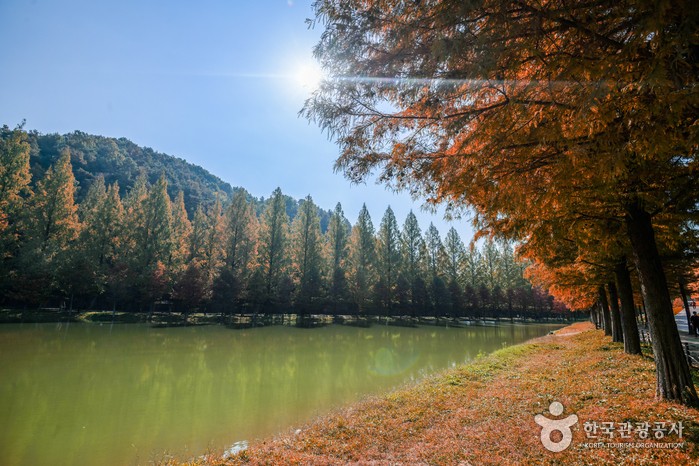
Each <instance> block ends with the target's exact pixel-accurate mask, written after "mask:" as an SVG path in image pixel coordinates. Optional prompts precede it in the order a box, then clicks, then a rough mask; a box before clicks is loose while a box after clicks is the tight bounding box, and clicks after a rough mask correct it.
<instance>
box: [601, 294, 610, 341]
mask: <svg viewBox="0 0 699 466" xmlns="http://www.w3.org/2000/svg"><path fill="white" fill-rule="evenodd" d="M599 304H600V307H601V308H602V320H603V324H604V334H605V335H609V336H611V335H612V316H611V315H609V304H608V302H607V292H606V291H605V290H604V286H603V285H600V287H599Z"/></svg>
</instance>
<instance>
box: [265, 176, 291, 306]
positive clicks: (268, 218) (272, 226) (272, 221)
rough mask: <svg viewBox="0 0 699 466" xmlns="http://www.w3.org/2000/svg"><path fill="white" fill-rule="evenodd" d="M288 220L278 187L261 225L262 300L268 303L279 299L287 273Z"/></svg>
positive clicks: (270, 200) (282, 197) (269, 200)
mask: <svg viewBox="0 0 699 466" xmlns="http://www.w3.org/2000/svg"><path fill="white" fill-rule="evenodd" d="M288 222H289V219H288V216H287V215H286V205H285V202H284V195H283V194H282V190H281V189H280V188H277V189H275V190H274V192H273V193H272V197H271V198H269V199H268V200H267V207H266V208H265V211H264V214H263V216H262V222H261V226H260V253H259V261H260V264H259V267H260V268H261V269H262V274H263V277H264V283H265V287H264V291H265V296H264V297H263V299H262V302H265V303H268V304H269V303H273V301H275V300H277V298H278V296H277V294H278V291H279V285H280V280H281V278H282V277H283V276H285V275H286V267H287V257H286V250H287V229H288Z"/></svg>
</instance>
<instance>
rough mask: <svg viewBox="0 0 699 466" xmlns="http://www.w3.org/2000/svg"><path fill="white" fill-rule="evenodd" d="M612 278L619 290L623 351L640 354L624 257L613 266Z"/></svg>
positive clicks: (639, 343) (636, 325) (639, 340)
mask: <svg viewBox="0 0 699 466" xmlns="http://www.w3.org/2000/svg"><path fill="white" fill-rule="evenodd" d="M614 278H615V280H616V288H617V291H618V292H619V302H620V303H621V308H620V312H621V329H622V331H623V333H624V352H625V353H628V354H641V339H640V337H639V336H638V322H637V321H636V308H635V307H634V304H633V288H632V287H631V275H630V274H629V269H628V268H627V267H626V258H625V257H624V258H623V260H622V261H621V262H619V263H618V264H617V265H616V267H615V268H614Z"/></svg>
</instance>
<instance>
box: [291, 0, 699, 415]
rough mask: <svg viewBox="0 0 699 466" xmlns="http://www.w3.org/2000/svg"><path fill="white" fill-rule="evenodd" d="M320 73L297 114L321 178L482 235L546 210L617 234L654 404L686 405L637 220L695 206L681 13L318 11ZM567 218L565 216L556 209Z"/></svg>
mask: <svg viewBox="0 0 699 466" xmlns="http://www.w3.org/2000/svg"><path fill="white" fill-rule="evenodd" d="M314 8H315V12H316V16H317V18H318V21H319V22H320V23H321V24H322V25H323V26H324V27H325V30H324V32H323V34H322V36H321V39H320V42H319V44H318V45H317V47H316V50H315V53H316V56H317V57H318V58H319V59H320V61H321V63H322V65H323V66H324V68H326V70H328V71H329V73H330V76H331V79H328V80H326V81H325V82H324V83H323V84H322V86H321V87H320V89H319V90H318V91H317V92H316V93H315V94H314V96H313V97H312V98H311V99H310V100H309V101H308V103H307V105H306V107H305V109H304V112H305V114H306V116H307V117H309V118H310V119H312V120H315V121H317V122H318V123H319V124H320V126H321V127H323V128H325V129H326V130H328V131H329V132H330V134H331V135H333V136H334V137H335V139H336V140H337V142H338V144H339V146H340V150H341V154H340V156H339V158H338V160H337V166H338V168H341V169H343V170H344V172H345V174H346V175H347V176H348V177H350V178H351V179H353V180H361V179H364V178H365V177H366V176H367V175H368V174H369V173H371V172H372V171H373V170H375V169H378V170H380V174H379V177H380V179H382V180H384V181H386V182H389V183H392V184H394V185H395V186H397V187H398V188H406V189H409V190H410V191H411V192H412V193H413V194H414V195H424V196H426V197H427V198H428V200H429V201H430V202H435V203H437V202H443V203H446V204H447V206H448V207H450V208H452V209H458V208H460V207H462V206H471V207H472V208H473V211H474V212H475V216H476V220H477V221H478V224H479V225H480V226H481V227H482V228H483V229H486V230H490V231H491V232H494V233H498V232H500V231H505V230H508V231H507V233H508V234H509V235H511V236H513V237H515V238H516V237H517V235H518V232H517V230H516V229H515V228H514V226H512V225H508V223H509V219H510V218H511V217H516V216H518V215H519V217H520V219H521V218H523V216H525V214H526V216H529V217H533V218H535V217H536V215H537V214H539V213H543V212H557V211H558V210H559V208H560V206H559V202H560V201H561V200H566V199H567V200H571V199H574V197H575V196H579V197H580V198H581V199H586V200H587V201H588V202H578V203H577V206H578V207H579V208H580V211H579V212H576V215H577V216H594V215H596V214H595V212H596V211H598V210H600V208H601V210H603V211H604V212H607V213H608V214H611V215H613V216H614V217H616V218H618V219H620V220H621V222H622V224H623V226H624V229H623V230H624V231H623V233H622V234H624V235H625V236H626V237H627V238H628V240H629V242H630V245H631V251H632V254H631V255H632V257H633V258H634V262H635V266H636V270H637V272H638V275H639V279H640V282H641V290H642V293H643V299H644V302H645V305H646V308H647V314H648V323H649V327H650V331H651V334H652V337H653V338H652V339H653V352H654V359H655V362H656V368H657V395H658V396H659V397H661V398H666V399H673V400H680V401H683V402H685V403H694V402H696V401H697V396H696V392H695V390H694V387H693V384H692V381H691V377H690V375H689V369H688V366H687V364H686V360H685V358H684V357H683V354H682V348H681V344H680V340H679V334H678V332H677V328H676V326H675V325H674V317H673V313H672V306H671V302H670V294H669V291H668V286H667V280H666V277H665V274H664V271H663V267H662V262H661V260H660V255H659V253H658V247H657V243H656V234H655V230H654V220H655V219H656V218H657V217H658V216H659V215H662V214H665V213H668V212H672V213H677V214H691V213H693V210H694V205H695V199H696V196H695V195H694V193H693V190H692V189H690V187H691V186H693V185H695V183H696V176H695V172H696V168H697V162H698V160H697V157H696V152H697V142H696V141H697V140H698V139H699V138H698V137H697V136H698V135H697V131H698V130H699V127H698V126H697V125H696V124H695V122H696V117H697V108H699V93H697V92H696V90H695V88H696V76H697V75H698V74H699V45H698V41H697V37H696V24H697V21H698V20H699V9H697V8H696V7H695V6H694V5H693V4H692V2H689V1H677V2H655V1H653V2H651V1H638V2H634V3H633V4H628V3H625V2H616V3H608V2H598V3H589V2H564V1H563V0H554V1H550V2H545V3H540V2H529V1H526V0H525V1H516V2H509V1H508V2H505V1H502V0H491V1H483V2H475V3H473V2H462V1H460V0H432V1H427V2H403V1H398V0H394V1H391V0H373V1H371V0H370V1H367V0H349V1H345V0H342V1H340V0H319V1H317V2H316V3H315V4H314ZM565 211H566V213H567V209H565Z"/></svg>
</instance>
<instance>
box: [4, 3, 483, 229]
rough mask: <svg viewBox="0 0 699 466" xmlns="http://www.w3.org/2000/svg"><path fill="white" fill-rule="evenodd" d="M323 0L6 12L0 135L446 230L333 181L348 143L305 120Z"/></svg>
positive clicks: (36, 6)
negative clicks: (304, 72) (126, 148)
mask: <svg viewBox="0 0 699 466" xmlns="http://www.w3.org/2000/svg"><path fill="white" fill-rule="evenodd" d="M311 16H312V11H311V0H305V1H301V0H293V1H292V0H259V1H237V0H236V1H233V0H228V1H226V0H219V1H210V0H202V1H198V2H185V1H175V0H173V1H147V0H141V1H132V0H122V1H113V2H103V1H94V0H91V1H86V0H83V1H80V0H75V1H69V0H33V1H27V0H25V1H15V0H1V1H0V43H2V44H3V48H2V53H0V124H7V125H9V126H11V127H14V126H16V125H17V124H18V123H20V122H21V121H22V120H23V119H26V122H27V123H26V128H27V129H36V130H38V131H40V132H42V133H53V132H58V133H66V132H70V131H74V130H80V131H84V132H87V133H92V134H100V135H104V136H111V137H126V138H128V139H130V140H132V141H134V142H135V143H137V144H139V145H142V146H147V147H152V148H153V149H155V150H157V151H160V152H164V153H167V154H170V155H175V156H178V157H181V158H184V159H186V160H187V161H189V162H192V163H195V164H197V165H201V166H202V167H204V168H206V169H207V170H209V171H210V172H212V173H213V174H215V175H217V176H219V177H220V178H222V179H223V180H225V181H227V182H229V183H231V184H232V185H234V186H242V187H244V188H246V189H247V190H248V191H250V193H252V194H253V195H255V196H258V197H259V196H265V197H267V196H269V194H270V193H271V192H272V191H273V190H274V188H276V187H277V186H280V187H281V188H282V191H283V192H284V193H285V194H288V195H290V196H293V197H296V198H301V197H305V196H306V195H307V194H310V195H311V196H312V197H313V199H314V200H315V202H316V203H317V204H319V205H320V206H321V207H323V208H325V209H330V208H333V207H334V206H335V204H336V203H337V202H338V201H339V202H341V203H342V206H343V208H344V211H345V215H346V216H347V218H348V219H349V220H350V222H352V223H354V222H355V220H356V218H357V214H358V213H359V209H360V208H361V205H362V203H363V202H366V203H367V207H368V208H369V211H370V213H371V216H372V220H373V222H374V225H375V226H376V227H377V228H378V225H379V223H380V221H381V217H382V216H383V213H384V210H385V209H386V207H387V206H388V205H389V204H390V205H391V207H392V208H393V210H394V212H395V213H396V216H397V218H398V222H399V224H401V225H402V223H403V221H404V220H405V216H406V215H407V214H408V212H409V211H410V210H411V209H412V210H413V211H414V212H415V213H416V215H417V216H418V219H419V220H420V226H421V228H422V229H423V231H424V230H425V229H426V228H427V226H428V225H429V222H430V221H433V222H434V223H435V225H436V226H437V227H438V228H439V230H440V233H441V234H442V237H444V235H446V232H447V230H448V228H449V227H450V226H452V225H453V226H455V227H456V228H457V230H458V231H459V233H460V234H461V236H462V238H463V239H464V240H465V241H466V240H468V239H470V237H471V230H470V228H469V226H468V222H467V221H460V222H455V223H448V222H446V221H444V220H442V217H441V214H440V215H434V216H433V215H430V214H429V213H427V212H422V211H421V210H420V206H421V204H422V202H421V201H420V200H418V201H413V200H411V198H410V196H409V195H408V194H407V193H402V194H397V195H396V194H393V193H391V192H389V191H387V190H386V189H385V188H384V187H383V186H379V185H375V184H373V183H372V182H369V183H368V184H367V185H359V186H357V185H354V186H353V185H351V184H350V183H349V181H347V180H345V179H344V178H343V177H342V175H341V174H336V173H334V172H333V162H334V160H335V158H336V157H337V153H338V150H337V148H336V146H335V145H334V144H333V143H332V142H331V141H329V140H328V138H327V137H326V135H325V134H323V133H321V131H320V129H319V128H317V127H316V126H314V125H313V124H311V123H309V122H308V121H307V120H305V119H303V118H299V117H298V116H297V114H298V111H299V110H300V109H301V106H302V105H303V101H304V100H305V99H306V98H307V97H308V93H309V89H308V88H305V87H303V86H301V85H300V84H299V82H298V80H297V79H295V75H296V74H297V73H298V70H299V68H300V67H303V66H309V64H310V63H312V56H311V50H312V47H313V45H314V44H315V43H316V41H317V39H318V37H319V35H320V33H321V30H319V29H316V30H309V29H308V27H307V26H306V24H305V22H304V20H305V19H306V18H309V17H311Z"/></svg>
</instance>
